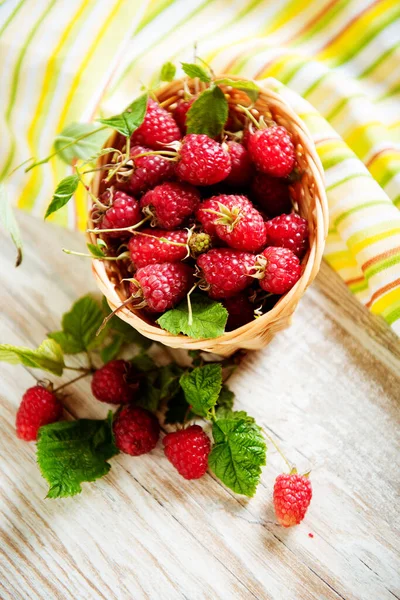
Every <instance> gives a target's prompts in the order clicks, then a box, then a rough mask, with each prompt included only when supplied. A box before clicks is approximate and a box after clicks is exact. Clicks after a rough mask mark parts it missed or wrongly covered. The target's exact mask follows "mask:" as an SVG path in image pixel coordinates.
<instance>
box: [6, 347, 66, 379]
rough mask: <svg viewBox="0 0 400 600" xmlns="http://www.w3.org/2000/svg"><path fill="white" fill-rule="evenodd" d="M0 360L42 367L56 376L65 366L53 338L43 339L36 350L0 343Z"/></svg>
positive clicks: (59, 348) (60, 350) (34, 367)
mask: <svg viewBox="0 0 400 600" xmlns="http://www.w3.org/2000/svg"><path fill="white" fill-rule="evenodd" d="M0 361H4V362H8V363H11V364H12V365H17V364H22V365H25V366H26V367H31V368H33V369H43V371H50V373H53V374H54V375H58V376H60V375H62V372H63V368H64V367H65V364H64V356H63V353H62V349H61V347H60V345H59V344H57V342H56V341H55V340H45V341H44V342H42V343H41V344H40V346H39V348H37V349H36V350H31V349H30V348H23V347H19V346H11V345H10V344H0Z"/></svg>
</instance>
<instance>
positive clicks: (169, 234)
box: [128, 229, 188, 269]
mask: <svg viewBox="0 0 400 600" xmlns="http://www.w3.org/2000/svg"><path fill="white" fill-rule="evenodd" d="M157 238H165V239H167V240H170V241H171V242H174V244H168V243H167V242H161V241H159V240H158V239H157ZM187 241H188V232H187V231H186V230H178V231H165V230H163V229H142V230H141V231H138V232H136V233H135V234H134V235H133V236H132V237H131V239H130V240H129V243H128V249H129V252H130V255H131V260H132V262H133V264H134V266H135V267H136V269H139V268H140V267H146V266H147V265H154V264H157V263H158V264H161V263H166V262H168V263H175V262H180V261H181V260H184V259H185V258H186V256H187V253H188V249H187V245H186V244H187ZM175 244H185V245H182V246H175Z"/></svg>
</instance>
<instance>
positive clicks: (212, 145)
mask: <svg viewBox="0 0 400 600" xmlns="http://www.w3.org/2000/svg"><path fill="white" fill-rule="evenodd" d="M230 170H231V159H230V156H229V152H227V151H226V150H224V148H223V147H222V146H221V144H219V143H218V142H215V141H214V140H212V139H211V138H209V137H208V136H207V135H203V134H195V133H191V134H189V135H186V136H185V137H184V138H183V140H182V145H181V148H180V150H179V151H178V162H177V164H176V167H175V171H176V174H177V175H178V177H179V178H180V179H182V180H183V181H187V182H188V183H191V184H193V185H213V184H214V183H218V182H219V181H222V180H223V179H225V178H226V177H227V176H228V175H229V171H230Z"/></svg>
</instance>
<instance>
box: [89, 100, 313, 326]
mask: <svg viewBox="0 0 400 600" xmlns="http://www.w3.org/2000/svg"><path fill="white" fill-rule="evenodd" d="M192 103H193V98H192V99H190V100H189V101H185V100H181V101H180V102H179V103H178V104H177V105H176V107H175V108H174V109H173V110H172V111H171V112H169V111H167V110H166V109H164V108H162V107H161V106H160V105H159V104H158V103H157V102H156V101H154V100H152V99H149V100H148V106H147V111H146V115H145V118H144V121H143V123H142V124H141V125H140V127H139V128H138V129H137V130H136V131H135V132H134V133H133V135H132V136H131V140H130V159H129V157H128V159H129V160H128V161H127V162H125V165H124V167H123V168H121V170H119V171H117V172H116V173H115V175H113V177H112V178H111V179H110V178H108V179H109V181H107V177H106V176H105V178H104V179H103V183H102V193H101V196H100V198H99V203H98V204H94V205H93V209H92V219H93V221H94V223H95V224H96V228H97V229H99V230H102V233H101V234H100V235H101V237H102V238H103V239H104V241H106V243H107V245H108V247H109V248H110V249H111V252H113V251H115V253H117V251H118V250H119V249H120V248H121V247H124V246H125V247H126V248H127V250H128V252H129V257H130V260H129V261H127V263H126V269H127V271H128V277H129V280H130V283H129V286H130V294H131V296H132V299H133V300H132V307H133V308H136V309H139V308H140V309H143V310H145V311H146V312H147V313H150V315H152V316H153V317H154V316H156V315H157V316H156V318H157V317H158V316H160V314H162V313H164V312H165V311H167V310H169V309H171V308H173V307H174V306H176V305H177V304H178V303H180V302H181V301H182V300H183V299H184V297H185V296H186V295H187V294H188V292H189V291H190V290H191V289H192V288H193V286H194V285H195V284H196V283H197V287H198V289H199V290H201V291H202V292H203V293H206V294H208V296H209V297H210V298H212V299H215V300H217V301H219V302H222V304H223V305H224V306H225V308H226V309H227V311H228V314H229V318H228V323H227V327H226V329H227V330H228V331H230V330H233V329H236V328H237V327H240V326H242V325H245V324H246V323H248V322H250V321H251V320H253V319H254V311H255V310H257V309H258V311H259V312H258V314H260V312H261V313H263V312H265V311H266V310H269V309H270V308H271V307H272V306H273V305H274V304H275V303H276V301H277V299H278V298H279V296H281V295H282V294H285V293H286V292H288V291H289V290H290V289H291V288H292V287H293V286H294V285H295V283H296V282H297V281H298V279H299V278H300V276H301V273H302V266H301V259H302V258H303V257H304V255H305V253H306V251H307V249H308V235H309V232H308V226H307V221H306V220H305V219H304V218H302V217H301V216H300V215H299V214H297V213H296V212H294V208H293V203H292V199H291V195H290V181H291V180H292V178H293V173H294V172H296V170H295V171H294V169H295V167H296V154H295V148H294V145H293V142H292V140H291V137H290V134H289V133H288V131H287V130H286V129H285V128H284V127H282V126H278V125H276V124H275V123H274V122H271V124H270V125H269V126H267V127H266V126H265V123H264V121H263V119H262V118H261V119H260V129H256V128H255V127H254V125H253V124H251V123H250V124H249V123H248V120H247V119H246V118H245V117H244V116H243V115H240V117H241V119H240V117H239V118H238V114H230V115H229V118H228V121H227V124H226V126H225V127H226V129H228V127H230V128H232V129H234V128H235V127H236V129H237V130H236V131H234V132H230V131H228V132H226V131H225V133H224V135H223V140H222V141H216V140H214V139H212V138H210V137H208V136H207V135H204V134H191V133H189V134H186V124H185V122H186V114H187V111H188V110H189V108H190V106H191V104H192ZM233 110H234V109H233V108H232V107H231V109H230V113H232V111H233ZM221 139H222V136H221ZM123 143H124V142H123V139H122V138H121V144H123ZM122 150H125V151H126V147H124V146H122ZM105 181H107V183H105ZM146 217H147V220H146ZM143 221H145V222H144V223H142V222H143ZM140 223H142V224H141V225H138V224H140ZM136 227H137V228H136ZM103 230H104V232H103ZM113 249H114V250H113ZM124 268H125V267H124ZM256 314H257V313H256Z"/></svg>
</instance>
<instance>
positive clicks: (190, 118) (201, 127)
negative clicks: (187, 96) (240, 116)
mask: <svg viewBox="0 0 400 600" xmlns="http://www.w3.org/2000/svg"><path fill="white" fill-rule="evenodd" d="M227 119H228V102H227V100H226V98H225V96H224V93H223V92H222V90H221V89H220V88H219V87H218V86H214V87H210V88H208V89H207V90H204V92H202V93H201V94H200V96H199V97H198V98H197V100H195V101H194V102H193V104H192V106H191V107H190V108H189V110H188V113H187V116H186V127H187V132H188V133H205V134H206V135H208V136H209V137H211V138H215V137H217V136H218V135H219V134H220V133H221V131H222V129H223V127H224V125H225V123H226V121H227Z"/></svg>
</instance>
